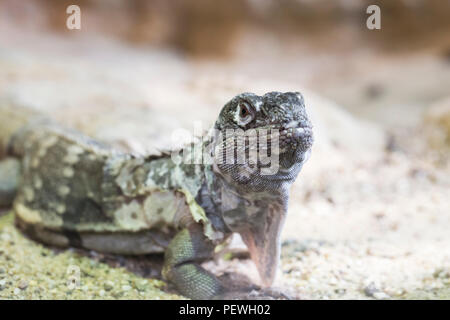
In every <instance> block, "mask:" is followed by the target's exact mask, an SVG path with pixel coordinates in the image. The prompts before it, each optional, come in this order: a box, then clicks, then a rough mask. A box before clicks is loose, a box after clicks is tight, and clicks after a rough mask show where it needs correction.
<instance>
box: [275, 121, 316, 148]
mask: <svg viewBox="0 0 450 320" xmlns="http://www.w3.org/2000/svg"><path fill="white" fill-rule="evenodd" d="M313 141H314V137H313V131H312V127H311V126H300V127H287V128H284V129H282V130H280V148H281V149H282V150H283V149H287V150H289V149H294V150H296V149H300V150H301V151H307V150H308V149H309V148H311V147H312V144H313Z"/></svg>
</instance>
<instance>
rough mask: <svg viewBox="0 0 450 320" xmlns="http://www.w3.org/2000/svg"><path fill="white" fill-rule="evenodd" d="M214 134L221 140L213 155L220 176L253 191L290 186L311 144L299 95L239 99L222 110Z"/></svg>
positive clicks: (273, 95)
mask: <svg viewBox="0 0 450 320" xmlns="http://www.w3.org/2000/svg"><path fill="white" fill-rule="evenodd" d="M215 129H216V130H217V132H219V134H220V138H219V139H217V138H216V144H217V145H218V146H219V147H220V148H219V152H217V151H216V154H215V162H216V164H217V167H218V169H219V171H220V172H221V174H222V175H224V176H225V177H226V178H227V180H228V181H232V182H233V184H238V185H242V186H245V189H246V190H252V191H262V190H267V189H270V188H273V189H278V188H279V187H280V185H281V184H284V183H285V182H291V183H292V182H293V181H294V180H295V178H296V177H297V175H298V173H299V172H300V169H301V167H302V165H303V163H304V162H305V161H306V160H307V159H308V158H309V155H310V150H311V146H312V143H313V134H312V126H311V122H310V121H309V118H308V115H307V113H306V110H305V104H304V99H303V96H302V95H301V94H300V93H299V92H286V93H281V92H269V93H266V94H265V95H263V96H258V95H255V94H253V93H242V94H240V95H238V96H236V97H234V98H233V99H232V100H231V101H229V102H228V103H227V104H226V105H225V106H224V107H223V109H222V111H221V112H220V115H219V118H218V120H217V121H216V124H215ZM217 141H219V142H217Z"/></svg>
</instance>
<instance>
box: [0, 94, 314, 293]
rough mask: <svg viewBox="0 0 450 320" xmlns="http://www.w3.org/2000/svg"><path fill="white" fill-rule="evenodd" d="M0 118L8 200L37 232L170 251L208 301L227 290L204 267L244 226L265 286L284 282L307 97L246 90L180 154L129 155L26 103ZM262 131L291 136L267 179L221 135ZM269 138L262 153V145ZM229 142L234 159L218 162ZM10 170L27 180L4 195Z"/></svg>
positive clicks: (306, 128)
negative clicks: (286, 230)
mask: <svg viewBox="0 0 450 320" xmlns="http://www.w3.org/2000/svg"><path fill="white" fill-rule="evenodd" d="M0 119H1V120H0V157H1V156H3V157H5V156H6V157H8V158H7V160H3V162H0V204H2V203H3V204H5V203H8V202H9V201H11V200H13V199H14V203H13V207H14V211H15V215H16V222H17V225H18V226H19V227H20V228H21V229H22V230H24V232H25V233H27V234H28V235H30V236H31V237H32V238H34V239H36V240H39V241H41V242H44V243H46V244H50V245H56V246H61V247H68V246H75V247H82V248H87V249H91V250H97V251H103V252H110V253H118V254H147V253H156V252H164V253H165V264H164V268H163V276H164V278H165V279H167V280H168V281H169V282H171V283H172V284H174V285H175V286H176V287H177V289H178V290H179V291H180V292H181V293H182V294H184V295H186V296H188V297H191V298H196V299H209V298H213V297H218V296H220V295H221V294H223V293H224V292H225V291H226V288H225V286H224V284H223V283H221V281H220V280H218V279H217V278H216V277H215V276H214V275H213V274H211V273H209V272H208V271H206V270H205V269H203V268H202V267H201V266H200V263H201V262H203V261H205V260H207V259H210V258H211V257H212V256H213V254H214V250H215V248H216V247H217V246H218V245H221V244H223V243H224V242H225V241H226V240H227V238H228V237H229V236H230V235H231V234H232V233H234V232H237V233H239V234H240V235H241V236H242V238H243V240H244V242H245V243H246V245H247V246H248V248H249V251H250V254H251V257H252V260H253V261H254V262H255V264H256V266H257V268H258V271H259V273H260V276H261V279H262V280H263V283H264V284H266V285H267V286H270V284H271V283H272V282H273V279H274V276H275V270H276V266H277V263H278V260H279V251H280V242H279V236H280V232H281V228H282V225H283V222H284V218H285V216H286V212H287V204H288V196H289V187H290V185H291V184H292V183H293V182H294V180H295V178H296V177H297V175H298V173H299V171H300V169H301V167H302V165H303V163H304V162H305V161H306V160H307V158H308V156H309V152H310V148H311V145H312V141H313V140H312V131H311V125H310V122H309V120H308V117H307V115H306V112H305V107H304V102H303V97H302V96H301V95H300V94H299V93H289V92H288V93H279V92H271V93H268V94H266V95H264V96H257V95H254V94H250V93H245V94H241V95H238V96H236V97H235V98H233V99H232V100H231V101H230V102H228V103H227V104H226V105H225V106H224V107H223V109H222V111H221V113H220V115H219V118H218V120H217V121H216V123H215V125H214V129H215V130H212V131H210V133H209V134H208V135H207V138H206V139H202V140H201V141H199V142H197V143H196V145H193V146H192V148H187V149H184V150H183V152H179V153H175V155H174V154H169V153H163V154H161V155H152V156H147V157H136V156H133V155H129V154H126V153H122V152H118V151H116V150H114V149H112V148H110V147H108V146H106V145H103V144H102V143H99V142H97V141H95V140H92V139H90V138H88V137H85V136H83V135H82V134H80V133H78V132H75V131H72V130H70V129H66V128H62V127H60V126H58V125H57V124H55V123H53V122H52V121H50V120H48V119H46V118H45V117H43V116H41V115H40V114H38V113H36V112H33V111H30V110H28V109H23V108H17V107H15V106H8V105H6V106H0ZM262 129H264V130H273V131H275V130H278V131H279V132H280V134H279V135H278V136H277V138H279V140H277V141H279V146H280V148H279V150H278V151H277V154H276V155H277V161H278V162H279V168H278V170H277V171H276V172H274V173H273V174H268V175H267V174H266V175H264V174H262V173H261V172H262V171H261V170H259V169H262V168H263V167H265V164H263V163H260V161H259V160H257V161H256V162H254V163H251V162H250V161H249V159H244V161H241V162H239V161H236V160H238V157H239V156H238V153H237V152H236V153H234V152H235V150H238V149H239V147H238V149H236V144H235V141H236V136H232V139H234V140H232V141H233V143H231V144H230V143H229V142H230V140H229V137H228V136H227V137H226V138H227V139H228V140H227V139H223V138H222V137H219V136H221V135H222V134H223V133H224V132H225V131H227V130H242V131H244V132H249V131H251V130H254V131H256V132H262ZM270 137H272V140H271V139H270V138H269V139H268V140H269V145H270V143H272V144H274V141H275V138H274V137H273V136H270ZM227 141H228V144H227V143H226V142H227ZM261 145H262V144H259V143H258V144H255V145H254V148H253V149H255V150H253V151H256V152H257V153H261V152H262V151H261V150H260V149H261ZM196 147H200V149H202V150H209V151H207V154H208V155H210V156H211V158H212V160H213V161H211V162H209V163H208V162H205V163H201V162H200V163H197V162H195V161H194V162H193V161H182V160H186V159H190V160H192V159H194V158H195V157H196V154H195V150H197V149H196ZM218 147H219V150H220V151H219V152H216V150H217V148H218ZM242 149H243V150H246V152H247V153H249V152H251V148H249V147H248V146H246V145H245V144H244V147H243V148H242ZM230 150H232V153H231V158H232V160H233V161H231V163H230V162H229V161H228V162H227V161H219V160H223V159H222V157H224V155H225V154H227V155H229V154H230V153H229V152H230ZM274 150H275V149H274ZM244 152H245V151H244ZM244 155H245V153H244ZM244 158H245V157H244ZM11 159H16V160H11ZM11 161H13V162H14V161H15V162H16V163H17V164H16V165H13V166H12V165H11V163H12V162H11ZM11 168H13V169H11ZM11 171H16V172H17V174H16V175H12V176H17V177H20V179H19V181H18V182H17V183H9V186H10V189H11V186H12V187H13V188H14V189H17V190H15V191H16V192H14V191H13V192H12V190H8V188H6V187H3V189H5V190H4V191H2V184H3V185H5V184H6V183H5V181H6V179H5V178H2V177H6V176H7V175H6V172H9V173H11ZM9 176H11V174H10V175H9ZM9 179H11V178H9Z"/></svg>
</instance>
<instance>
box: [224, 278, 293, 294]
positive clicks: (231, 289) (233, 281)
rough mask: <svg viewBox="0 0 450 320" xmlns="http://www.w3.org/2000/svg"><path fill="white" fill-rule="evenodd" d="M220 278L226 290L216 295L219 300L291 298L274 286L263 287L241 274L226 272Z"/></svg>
mask: <svg viewBox="0 0 450 320" xmlns="http://www.w3.org/2000/svg"><path fill="white" fill-rule="evenodd" d="M219 279H220V280H221V281H222V283H224V284H226V286H225V289H226V290H225V292H224V293H222V294H220V295H218V296H216V297H215V299H217V300H291V298H290V297H289V296H288V295H287V294H285V293H283V292H281V291H278V290H277V289H274V288H261V287H259V286H257V285H255V284H252V283H251V282H250V280H249V279H248V278H247V277H245V276H243V275H240V274H236V273H225V274H224V275H222V276H221V277H219Z"/></svg>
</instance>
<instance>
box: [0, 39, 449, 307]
mask: <svg viewBox="0 0 450 320" xmlns="http://www.w3.org/2000/svg"><path fill="white" fill-rule="evenodd" d="M1 40H2V41H1V42H0V43H1V45H0V97H1V98H2V99H6V100H8V101H12V102H13V103H17V104H22V105H27V106H31V107H35V108H37V109H40V110H43V111H45V112H47V113H48V114H49V115H51V116H53V117H55V118H57V119H58V120H60V121H61V122H64V123H66V124H68V125H71V126H74V127H77V128H79V129H80V130H82V131H84V132H86V133H88V134H90V135H92V136H95V137H97V138H99V139H102V140H105V141H108V142H110V143H112V144H115V145H116V146H119V147H122V148H127V149H129V150H132V151H133V152H137V153H146V152H153V151H154V150H155V149H157V148H166V147H167V146H170V145H171V144H172V139H171V133H172V132H173V130H175V129H179V128H185V129H187V130H190V131H192V128H193V127H194V123H195V121H201V125H202V126H203V128H204V129H205V130H206V129H207V128H208V126H209V125H211V124H212V122H213V121H214V119H215V117H216V115H217V114H218V111H219V110H220V108H221V106H222V105H223V104H224V103H225V102H226V101H227V100H228V99H229V98H231V97H232V96H234V95H235V94H237V93H240V92H242V91H254V92H256V93H260V94H261V93H264V92H266V91H274V90H280V91H281V90H296V91H298V90H299V91H302V92H303V94H304V96H305V99H306V102H307V108H308V111H309V112H310V114H311V116H312V118H313V123H314V126H315V133H316V144H315V146H314V149H313V155H312V157H311V159H310V161H309V163H308V164H307V165H306V166H305V167H304V169H303V172H302V173H301V175H300V177H299V179H298V181H297V182H296V183H295V185H294V186H293V188H292V197H291V202H290V208H289V218H288V221H287V223H286V226H285V229H284V232H283V254H282V263H281V266H280V270H279V275H278V277H277V280H276V282H275V287H276V288H278V289H280V290H282V291H283V292H286V293H288V294H289V295H291V296H292V297H293V298H303V299H389V298H393V299H397V298H400V299H405V298H406V299H415V298H440V299H450V234H449V232H448V231H449V228H450V197H449V196H448V195H449V191H450V175H449V166H448V162H447V160H448V159H447V158H448V151H447V150H444V151H443V150H432V149H430V148H429V147H427V145H426V143H425V142H426V141H425V136H424V131H423V127H422V121H421V119H422V113H423V112H424V111H425V110H426V107H427V106H428V105H430V104H431V103H433V102H434V101H436V100H439V99H441V98H443V97H445V96H446V95H450V92H448V88H449V87H450V67H449V66H448V65H447V64H448V63H447V62H446V61H441V60H440V59H439V58H433V56H432V55H431V58H430V55H426V56H422V55H418V56H411V57H408V58H407V59H406V58H405V59H399V58H398V57H383V56H381V55H378V54H369V53H366V52H364V51H363V52H359V53H358V52H357V53H353V55H351V56H349V53H348V52H343V53H336V54H335V56H331V55H327V56H325V55H324V56H323V57H317V56H314V55H313V54H312V53H310V52H308V50H306V49H305V50H303V51H301V53H299V52H296V53H295V54H293V53H292V52H293V49H292V48H291V50H290V51H289V50H288V51H287V52H288V53H289V52H290V54H291V58H290V60H289V59H288V58H286V59H283V61H278V60H273V55H276V52H275V53H271V54H267V55H265V54H261V58H260V59H259V60H258V59H249V56H248V52H246V51H245V50H243V52H241V53H240V54H239V55H238V57H239V58H236V59H235V60H233V61H231V62H220V61H219V62H210V63H200V62H193V61H188V60H184V59H183V58H181V57H179V56H177V55H176V54H174V53H171V52H164V51H158V50H152V51H149V50H147V49H146V48H140V49H137V48H135V49H133V48H127V47H124V46H122V45H120V44H118V43H114V42H110V41H105V40H101V39H95V41H94V40H92V39H91V40H89V41H86V40H83V39H72V41H68V40H67V39H62V38H52V37H46V38H42V37H40V38H36V36H32V35H31V36H25V35H23V34H21V35H20V36H17V37H14V36H9V37H5V35H2V38H1ZM94 43H95V45H94ZM269 43H270V42H269ZM266 45H267V44H266ZM297 49H298V50H300V49H301V48H297ZM280 50H281V49H280ZM261 52H265V51H264V50H262V51H261ZM299 57H302V59H299ZM268 61H270V62H271V65H270V66H269V65H268V64H267V62H268ZM273 61H278V62H274V63H272V62H273ZM336 61H340V63H336ZM264 66H267V68H264ZM362 66H364V67H362ZM402 70H407V72H403V73H402V72H400V71H402ZM418 75H421V77H418ZM358 79H359V80H358ZM412 79H413V80H412ZM436 79H438V80H436ZM395 85H396V86H397V87H396V88H398V90H393V89H392V87H393V86H395ZM445 88H447V89H445ZM315 92H319V93H321V94H322V95H325V96H327V97H328V99H325V98H323V97H321V96H319V95H318V94H316V93H315ZM367 92H369V93H367ZM332 100H335V101H338V102H339V105H338V104H337V103H334V102H332ZM358 106H359V107H358ZM349 111H350V112H349ZM181 115H182V116H181ZM8 221H9V222H8ZM2 225H3V229H1V230H0V236H1V237H0V262H2V264H1V265H0V267H1V269H0V298H55V297H58V298H69V299H70V298H91V297H93V296H94V297H97V298H101V297H108V298H115V296H114V295H112V294H111V295H110V294H109V293H108V292H109V291H107V290H105V288H103V289H102V288H101V287H102V285H99V287H97V284H98V283H100V284H102V283H103V286H104V283H106V281H113V282H115V283H116V284H117V286H118V288H119V289H118V291H119V293H116V295H118V296H120V297H125V298H152V297H155V298H156V297H158V298H163V299H165V298H176V296H173V295H166V294H165V293H164V292H162V291H160V289H161V288H162V289H164V290H165V288H164V286H163V285H162V284H159V282H155V283H153V282H151V281H150V282H149V283H150V284H149V285H148V289H144V290H139V289H138V288H137V287H138V286H137V285H135V284H136V283H139V281H140V280H143V279H144V278H142V276H144V277H150V278H154V277H158V275H157V272H156V273H152V272H151V271H148V270H147V271H143V269H142V267H136V266H134V267H133V266H131V267H130V264H131V265H133V263H134V262H127V261H125V262H124V263H123V264H122V265H123V266H125V267H127V268H128V269H129V270H130V269H131V271H133V272H132V273H130V272H129V271H126V270H125V269H121V268H118V269H117V268H116V266H115V265H114V263H111V259H110V258H108V259H106V260H105V259H104V258H98V256H96V255H95V254H94V253H91V254H81V256H80V255H79V253H77V252H74V251H68V252H62V253H60V252H57V253H53V251H49V250H47V249H44V248H42V247H41V246H40V245H37V244H34V243H33V242H31V241H28V240H27V239H24V238H23V237H22V236H21V235H20V234H19V233H17V232H16V231H15V230H14V229H13V227H12V226H11V222H10V219H9V220H8V219H6V220H5V221H4V222H3V223H2ZM42 250H44V251H45V252H46V254H45V257H44V258H45V259H44V260H42V259H41V258H38V257H41V256H42V254H40V253H36V252H40V251H42ZM32 252H35V253H32ZM5 253H6V254H5ZM24 254H25V255H33V254H36V259H37V261H39V262H40V263H44V264H46V265H49V266H55V268H57V270H58V272H57V273H54V274H53V275H58V276H57V279H55V281H57V283H59V286H58V285H56V286H55V285H54V286H53V289H55V288H56V289H55V290H54V293H52V294H47V292H51V290H53V289H49V287H48V281H50V280H51V277H52V276H53V275H52V274H50V275H48V276H47V277H44V279H42V278H40V276H38V274H41V273H40V271H39V270H37V269H34V267H33V265H28V266H27V268H25V269H26V270H25V271H24V268H23V267H24V264H26V259H24V258H23V256H24ZM6 257H9V258H6ZM8 259H9V260H8ZM70 259H80V260H77V261H78V262H77V264H80V265H82V268H83V270H87V271H86V272H84V271H83V273H82V279H81V281H82V283H83V286H87V287H86V289H84V291H83V290H79V291H77V294H76V295H73V294H70V295H67V294H66V293H67V290H64V291H59V290H58V288H61V290H63V289H62V288H63V285H64V283H65V281H66V275H65V272H64V270H66V268H67V266H68V265H70V263H69V264H68V262H67V261H68V260H70ZM120 259H122V258H120ZM8 261H9V262H8ZM90 262H92V266H89V267H86V265H89V263H90ZM103 262H106V263H108V265H109V267H108V265H106V264H103ZM127 264H128V265H127ZM119 266H120V264H119ZM207 266H208V267H209V268H211V269H213V270H215V272H217V273H223V272H225V271H238V272H241V273H244V274H246V275H247V276H248V277H249V278H251V279H253V280H254V281H255V282H256V281H258V279H257V276H256V271H255V268H254V267H253V265H252V263H251V262H250V261H249V260H237V259H235V260H232V261H224V260H218V261H215V262H210V263H208V264H207ZM104 268H106V270H110V271H107V272H106V274H105V273H102V274H101V276H98V277H99V278H98V281H92V278H89V270H91V272H93V273H92V274H93V276H91V277H93V279H94V280H95V279H97V278H96V277H97V275H96V274H95V272H94V271H92V270H104ZM156 269H157V268H156ZM117 270H119V271H117ZM116 278H117V279H116ZM89 279H90V280H89ZM21 281H26V283H27V285H26V286H25V285H24V283H23V282H22V283H21ZM152 281H153V280H152ZM154 284H155V285H154ZM124 286H125V289H127V290H124V289H123V288H124ZM22 287H25V288H22ZM35 287H40V288H41V289H40V290H41V291H39V292H40V293H36V295H33V294H32V293H30V292H34V291H32V290H31V289H30V288H35ZM128 287H130V288H128ZM27 288H28V289H27ZM99 290H103V291H102V292H103V296H100V295H99ZM113 291H114V290H113ZM128 291H130V292H132V293H124V292H128ZM42 292H45V294H44V293H42ZM140 292H143V293H140ZM105 295H106V296H105Z"/></svg>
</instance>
